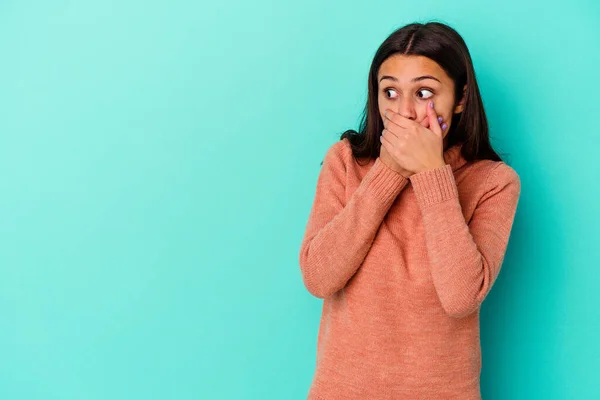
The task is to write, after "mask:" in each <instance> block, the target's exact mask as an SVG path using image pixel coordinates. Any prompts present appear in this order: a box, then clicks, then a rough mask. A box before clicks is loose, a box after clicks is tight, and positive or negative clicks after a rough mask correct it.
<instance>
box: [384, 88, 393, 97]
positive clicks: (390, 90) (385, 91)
mask: <svg viewBox="0 0 600 400" xmlns="http://www.w3.org/2000/svg"><path fill="white" fill-rule="evenodd" d="M383 92H384V93H385V94H386V95H387V94H388V93H389V92H394V93H395V92H396V91H395V90H394V89H384V91H383ZM388 97H389V96H388Z"/></svg>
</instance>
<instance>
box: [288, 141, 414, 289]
mask: <svg viewBox="0 0 600 400" xmlns="http://www.w3.org/2000/svg"><path fill="white" fill-rule="evenodd" d="M344 146H349V145H348V144H347V143H345V142H344V141H338V142H336V143H334V144H333V145H332V146H331V147H330V148H329V149H328V151H327V153H326V154H325V158H324V160H323V165H322V167H321V171H320V173H319V177H318V179H317V187H316V191H315V197H314V201H313V204H312V208H311V211H310V214H309V217H308V222H307V224H306V229H305V233H304V238H303V239H302V244H301V246H300V254H299V263H300V270H301V273H302V279H303V282H304V285H305V286H306V288H307V289H308V291H309V292H310V293H311V294H312V295H314V296H315V297H318V298H326V297H328V296H330V295H331V294H333V293H335V292H336V291H338V290H340V289H342V288H343V287H344V286H345V285H346V283H347V282H348V280H349V279H350V278H351V277H352V275H354V273H355V272H356V271H357V270H358V268H359V266H360V265H361V263H362V262H363V260H364V258H365V256H366V255H367V252H368V251H369V249H370V247H371V245H372V243H373V240H374V238H375V234H376V233H377V230H378V229H379V226H380V224H381V222H382V221H383V219H384V217H385V215H386V213H387V212H388V210H389V208H390V207H391V205H392V204H393V202H394V200H395V198H396V197H397V196H398V194H399V193H400V191H401V190H402V189H403V188H404V187H405V186H406V185H407V184H408V182H409V181H408V179H407V178H405V177H404V176H403V175H401V174H399V173H397V172H396V171H394V170H393V169H391V168H389V167H388V166H387V165H385V164H384V163H383V162H382V161H381V159H380V158H376V159H375V163H374V164H373V165H372V166H371V168H370V169H369V171H368V172H367V173H366V174H365V176H364V177H363V179H362V180H361V182H360V184H359V186H358V187H357V188H356V190H355V191H354V193H353V194H352V196H351V197H350V198H349V199H348V200H347V202H346V188H345V186H346V164H345V163H346V162H351V158H352V154H351V149H350V148H349V147H344ZM346 153H348V154H346ZM346 160H348V161H346Z"/></svg>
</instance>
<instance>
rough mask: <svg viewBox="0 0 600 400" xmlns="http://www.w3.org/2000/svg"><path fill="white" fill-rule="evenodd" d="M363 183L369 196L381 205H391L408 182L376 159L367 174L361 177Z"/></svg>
mask: <svg viewBox="0 0 600 400" xmlns="http://www.w3.org/2000/svg"><path fill="white" fill-rule="evenodd" d="M363 182H364V184H366V186H367V190H368V192H369V193H370V194H373V195H374V196H375V197H377V198H378V199H379V200H380V201H381V202H382V203H383V204H385V205H391V203H393V202H394V200H395V199H396V196H398V194H399V193H400V191H401V190H402V188H403V187H404V186H406V185H407V184H408V182H409V181H408V179H407V178H405V177H404V175H402V174H400V173H398V172H396V171H394V170H393V169H391V168H390V167H388V166H387V165H386V164H385V163H384V162H383V161H381V159H380V158H379V157H377V158H376V159H375V163H374V164H373V165H372V166H371V169H370V170H369V172H367V174H366V175H365V176H364V177H363Z"/></svg>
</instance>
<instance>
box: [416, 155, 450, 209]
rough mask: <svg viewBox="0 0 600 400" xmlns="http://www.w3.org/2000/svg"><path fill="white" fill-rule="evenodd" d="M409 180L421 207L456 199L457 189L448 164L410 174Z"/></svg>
mask: <svg viewBox="0 0 600 400" xmlns="http://www.w3.org/2000/svg"><path fill="white" fill-rule="evenodd" d="M409 179H410V183H411V184H412V186H413V189H414V193H415V197H416V198H417V202H418V203H419V205H420V206H422V207H423V206H429V205H433V204H437V203H441V202H443V201H446V200H448V199H451V198H458V188H457V187H456V181H455V180H454V172H453V171H452V166H451V165H450V164H446V165H444V166H443V167H438V168H434V169H429V170H425V171H421V172H418V173H416V174H412V175H411V176H410V178H409Z"/></svg>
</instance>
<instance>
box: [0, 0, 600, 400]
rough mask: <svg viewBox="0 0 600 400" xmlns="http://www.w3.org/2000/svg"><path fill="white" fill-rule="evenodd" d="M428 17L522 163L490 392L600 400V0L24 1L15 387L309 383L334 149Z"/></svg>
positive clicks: (19, 42) (129, 388) (52, 395)
mask: <svg viewBox="0 0 600 400" xmlns="http://www.w3.org/2000/svg"><path fill="white" fill-rule="evenodd" d="M559 3H561V4H559ZM430 20H437V21H441V22H446V23H449V24H451V25H452V26H453V27H455V28H456V29H457V30H458V31H459V32H460V33H461V34H462V35H463V36H464V38H465V40H466V42H467V44H468V46H469V48H470V50H471V53H472V56H473V59H474V63H475V68H476V72H477V76H478V79H479V83H480V86H481V90H482V94H483V97H484V101H485V106H486V110H487V112H488V116H489V118H490V124H491V130H492V139H493V143H494V145H495V147H496V148H497V149H498V150H499V151H500V152H502V153H503V154H505V155H507V159H508V161H509V164H511V165H512V166H513V167H514V168H515V169H516V170H517V171H518V172H519V174H520V176H521V180H522V196H521V201H520V204H519V209H518V212H517V216H516V220H515V224H514V228H513V235H512V237H511V241H510V244H509V248H508V252H507V255H506V258H505V262H504V266H503V269H502V272H501V274H500V277H499V278H498V280H497V281H496V284H495V286H494V288H493V290H492V292H491V293H490V295H489V297H488V298H487V300H486V301H485V303H484V305H483V307H482V311H481V316H482V326H481V329H482V339H481V340H482V346H483V371H482V393H483V397H484V399H485V400H500V399H510V400H518V399H519V400H520V399H523V400H532V399H544V400H548V399H599V398H600V382H599V375H598V374H599V372H598V368H599V367H600V340H598V339H599V337H600V333H599V332H600V311H599V305H600V272H599V270H600V246H599V245H598V241H599V240H600V233H599V226H600V206H599V201H598V197H600V184H599V183H598V180H599V173H600V166H599V163H598V154H599V147H600V119H599V117H598V115H599V114H598V106H599V101H598V94H599V93H600V83H599V82H600V80H599V79H598V75H599V71H600V67H599V64H600V45H599V44H598V43H599V41H600V5H599V2H597V1H595V0H589V1H585V0H573V1H568V2H551V1H550V2H549V1H524V0H518V1H517V0H507V1H503V2H482V1H461V0H458V1H452V2H449V1H441V0H439V1H430V0H423V1H418V2H417V1H413V2H408V1H378V2H377V1H375V2H371V1H369V2H368V1H363V2H345V1H316V0H308V1H296V2H283V1H265V0H256V1H252V2H250V1H240V0H230V1H227V2H216V1H213V2H203V1H200V2H198V1H191V0H190V1H182V0H170V1H167V0H154V1H141V0H129V1H114V0H102V1H100V0H96V1H91V0H87V1H85V0H81V1H68V0H47V1H41V0H40V1H33V0H29V1H27V0H23V1H16V0H15V1H13V0H3V1H2V2H0V52H1V55H2V58H1V62H0V317H1V318H2V323H1V327H0V399H2V400H12V399H26V400H29V399H40V400H59V399H60V400H64V399H73V400H75V399H78V400H79V399H85V400H107V399H110V400H120V399H123V400H130V399H144V400H148V399H177V400H184V399H232V400H238V399H261V400H264V399H286V400H287V399H305V398H306V394H307V391H308V388H309V385H310V382H311V379H312V375H313V372H314V366H315V357H316V353H315V352H316V339H317V330H318V324H319V316H320V311H321V304H322V300H320V299H317V298H314V297H311V295H310V294H309V293H308V292H307V291H306V289H305V288H304V286H303V283H302V280H301V275H300V270H299V264H298V252H299V246H300V241H301V239H302V236H303V233H304V228H305V224H306V221H307V218H308V213H309V210H310V207H311V203H312V200H313V196H314V190H315V184H316V180H317V176H318V173H319V168H320V165H319V163H320V161H321V160H322V158H323V156H324V154H325V151H326V149H327V148H328V147H329V146H330V145H331V144H332V143H333V142H334V141H336V140H337V139H338V138H339V135H340V133H341V132H342V131H344V130H346V129H349V128H357V124H358V118H359V114H360V111H361V110H362V107H363V105H364V101H365V96H366V84H367V72H368V69H369V65H370V62H371V59H372V56H373V54H374V52H375V50H376V49H377V47H378V46H379V44H380V43H381V42H382V41H383V40H384V38H385V37H386V36H387V35H388V34H389V33H391V32H392V31H393V30H394V29H396V28H398V27H400V26H402V25H404V24H406V23H409V22H413V21H419V22H426V21H430Z"/></svg>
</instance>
